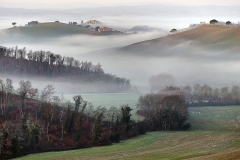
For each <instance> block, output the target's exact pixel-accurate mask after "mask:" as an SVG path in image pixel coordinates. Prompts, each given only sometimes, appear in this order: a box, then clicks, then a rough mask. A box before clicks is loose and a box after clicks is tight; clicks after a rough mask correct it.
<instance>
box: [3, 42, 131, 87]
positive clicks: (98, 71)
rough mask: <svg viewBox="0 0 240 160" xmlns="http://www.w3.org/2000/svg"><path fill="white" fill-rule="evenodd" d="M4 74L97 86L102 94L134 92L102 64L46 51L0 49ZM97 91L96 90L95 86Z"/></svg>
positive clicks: (127, 82) (125, 81) (125, 82)
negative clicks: (106, 71)
mask: <svg viewBox="0 0 240 160" xmlns="http://www.w3.org/2000/svg"><path fill="white" fill-rule="evenodd" d="M0 73H4V74H9V75H15V76H20V77H24V76H26V77H42V78H43V77H45V78H54V81H58V82H75V83H81V82H83V83H89V84H90V83H97V84H99V85H98V87H99V88H98V89H99V92H123V91H128V90H129V89H130V80H129V79H125V78H120V77H117V76H115V75H112V74H107V73H104V70H103V69H102V66H101V64H99V63H98V64H96V65H94V64H92V62H87V61H85V62H83V61H82V62H80V61H79V60H76V59H74V58H73V57H62V56H61V55H59V54H54V53H51V52H49V51H48V52H45V51H34V52H33V51H32V50H29V51H28V52H27V50H26V48H22V49H18V47H15V48H6V47H2V46H0ZM95 87H96V86H95Z"/></svg>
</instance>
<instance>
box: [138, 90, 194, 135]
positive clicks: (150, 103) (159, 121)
mask: <svg viewBox="0 0 240 160" xmlns="http://www.w3.org/2000/svg"><path fill="white" fill-rule="evenodd" d="M137 106H138V108H139V110H138V112H137V113H138V114H139V115H142V116H144V117H145V118H146V119H145V123H146V124H147V127H148V130H154V131H156V130H187V129H189V127H190V124H189V123H188V122H187V120H188V110H187V105H186V102H185V100H184V97H183V95H181V94H177V93H175V94H169V95H167V94H161V93H157V94H155V93H151V94H147V95H144V96H140V97H139V100H138V104H137Z"/></svg>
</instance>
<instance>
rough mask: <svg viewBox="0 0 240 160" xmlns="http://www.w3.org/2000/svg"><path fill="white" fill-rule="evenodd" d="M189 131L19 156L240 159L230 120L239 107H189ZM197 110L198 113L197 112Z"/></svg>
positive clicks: (238, 136)
mask: <svg viewBox="0 0 240 160" xmlns="http://www.w3.org/2000/svg"><path fill="white" fill-rule="evenodd" d="M189 113H190V116H191V118H190V122H191V123H192V125H193V126H192V129H191V130H190V131H178V132H172V131H171V132H170V131H169V132H168V131H164V132H150V133H147V134H146V135H143V136H139V137H136V138H133V139H130V140H126V141H123V142H121V143H118V144H113V145H111V146H103V147H93V148H87V149H79V150H72V151H64V152H49V153H41V154H33V155H28V156H25V157H21V158H18V159H22V160H32V159H56V160H57V159H81V160H82V159H83V160H84V159H87V160H91V159H104V160H105V159H138V160H139V159H143V160H145V159H149V160H150V159H200V160H202V159H206V160H208V159H214V160H219V159H239V157H240V130H239V129H238V130H235V131H234V132H233V131H232V129H233V126H232V122H233V121H234V119H236V117H237V116H238V115H239V114H240V106H224V107H194V108H189ZM199 113H200V114H199Z"/></svg>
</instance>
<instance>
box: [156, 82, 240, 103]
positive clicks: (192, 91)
mask: <svg viewBox="0 0 240 160" xmlns="http://www.w3.org/2000/svg"><path fill="white" fill-rule="evenodd" d="M160 92H161V93H165V94H173V93H181V94H182V95H184V97H185V99H186V102H187V103H188V104H189V106H207V105H239V104H240V86H239V85H233V86H231V87H229V86H224V87H220V88H212V87H210V86H209V85H207V84H204V85H200V84H195V85H193V86H192V87H191V86H189V85H187V86H184V87H174V86H168V87H165V88H164V89H163V90H161V91H160Z"/></svg>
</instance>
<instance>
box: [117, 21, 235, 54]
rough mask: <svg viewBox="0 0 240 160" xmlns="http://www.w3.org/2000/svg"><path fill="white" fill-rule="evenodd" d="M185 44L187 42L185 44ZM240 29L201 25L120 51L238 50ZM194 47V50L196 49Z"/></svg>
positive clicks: (162, 52)
mask: <svg viewBox="0 0 240 160" xmlns="http://www.w3.org/2000/svg"><path fill="white" fill-rule="evenodd" d="M186 42H188V43H187V44H186ZM239 44H240V27H226V26H213V25H202V26H199V27H197V28H194V29H190V30H187V31H184V32H179V33H175V34H171V35H168V36H165V37H161V38H157V39H154V40H149V41H144V42H139V43H135V44H132V45H129V46H126V47H123V48H120V49H119V50H120V51H124V52H132V53H136V52H139V51H141V53H150V54H153V53H161V54H167V53H169V52H170V51H174V50H179V49H181V48H182V45H184V46H185V47H187V48H188V47H190V46H195V47H197V49H210V50H215V51H219V52H224V51H225V52H227V51H229V52H230V51H238V50H240V46H239ZM195 47H194V50H196V48H195Z"/></svg>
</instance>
